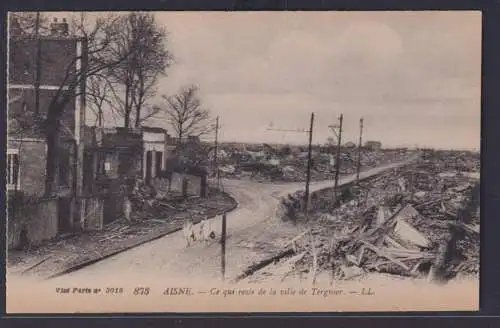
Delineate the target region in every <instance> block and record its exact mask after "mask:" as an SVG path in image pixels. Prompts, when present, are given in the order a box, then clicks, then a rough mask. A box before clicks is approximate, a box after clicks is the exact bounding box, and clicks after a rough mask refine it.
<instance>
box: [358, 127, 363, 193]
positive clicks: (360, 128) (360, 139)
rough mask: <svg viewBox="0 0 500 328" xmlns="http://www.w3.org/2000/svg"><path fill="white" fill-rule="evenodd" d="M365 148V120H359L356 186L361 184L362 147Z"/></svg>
mask: <svg viewBox="0 0 500 328" xmlns="http://www.w3.org/2000/svg"><path fill="white" fill-rule="evenodd" d="M362 146H363V118H360V119H359V144H358V165H357V168H356V184H359V174H360V172H361V147H362Z"/></svg>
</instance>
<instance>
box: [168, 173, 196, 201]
mask: <svg viewBox="0 0 500 328" xmlns="http://www.w3.org/2000/svg"><path fill="white" fill-rule="evenodd" d="M202 179H203V178H202V177H198V176H194V175H190V174H185V173H178V172H173V173H172V178H171V186H170V190H171V191H172V192H182V190H183V183H184V181H187V190H186V193H187V195H189V196H201V195H202Z"/></svg>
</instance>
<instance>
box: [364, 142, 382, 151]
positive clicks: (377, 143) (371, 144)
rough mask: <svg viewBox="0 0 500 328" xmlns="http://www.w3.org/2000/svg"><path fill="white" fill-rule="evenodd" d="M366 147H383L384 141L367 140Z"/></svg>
mask: <svg viewBox="0 0 500 328" xmlns="http://www.w3.org/2000/svg"><path fill="white" fill-rule="evenodd" d="M365 148H367V149H371V150H379V149H382V143H381V142H380V141H367V142H365Z"/></svg>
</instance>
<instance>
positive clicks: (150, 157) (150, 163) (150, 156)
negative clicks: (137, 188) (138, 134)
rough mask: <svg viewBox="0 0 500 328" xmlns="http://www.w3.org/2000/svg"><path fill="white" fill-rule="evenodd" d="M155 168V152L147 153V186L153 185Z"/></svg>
mask: <svg viewBox="0 0 500 328" xmlns="http://www.w3.org/2000/svg"><path fill="white" fill-rule="evenodd" d="M152 167H153V152H152V151H148V152H147V153H146V184H150V183H151V169H152Z"/></svg>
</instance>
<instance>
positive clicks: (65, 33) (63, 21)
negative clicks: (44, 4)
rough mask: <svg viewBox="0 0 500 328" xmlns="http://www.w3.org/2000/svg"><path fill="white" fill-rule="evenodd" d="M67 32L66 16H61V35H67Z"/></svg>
mask: <svg viewBox="0 0 500 328" xmlns="http://www.w3.org/2000/svg"><path fill="white" fill-rule="evenodd" d="M68 32H69V24H68V21H67V20H66V18H63V19H62V23H61V35H64V36H68Z"/></svg>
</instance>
